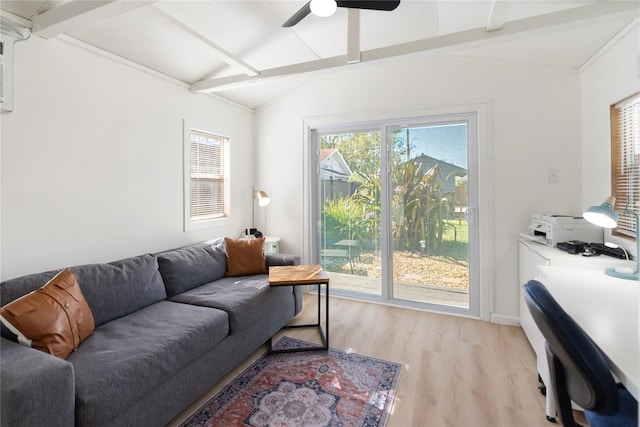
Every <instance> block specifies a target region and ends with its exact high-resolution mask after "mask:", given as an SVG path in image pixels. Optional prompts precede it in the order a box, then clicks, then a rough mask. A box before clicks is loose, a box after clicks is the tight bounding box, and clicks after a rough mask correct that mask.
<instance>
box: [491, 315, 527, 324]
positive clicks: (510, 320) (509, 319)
mask: <svg viewBox="0 0 640 427" xmlns="http://www.w3.org/2000/svg"><path fill="white" fill-rule="evenodd" d="M491 323H499V324H501V325H509V326H520V318H519V317H515V316H503V315H502V314H495V313H491Z"/></svg>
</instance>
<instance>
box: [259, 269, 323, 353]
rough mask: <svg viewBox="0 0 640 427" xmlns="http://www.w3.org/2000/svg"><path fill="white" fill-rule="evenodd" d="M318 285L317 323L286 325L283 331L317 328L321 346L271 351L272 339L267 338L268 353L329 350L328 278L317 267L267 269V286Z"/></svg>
mask: <svg viewBox="0 0 640 427" xmlns="http://www.w3.org/2000/svg"><path fill="white" fill-rule="evenodd" d="M301 285H318V322H317V323H311V324H304V325H286V326H284V327H283V329H292V328H318V333H319V334H320V338H321V339H322V344H323V345H322V346H311V347H304V348H293V349H279V350H274V349H273V345H272V344H273V343H272V338H269V352H271V353H291V352H298V351H312V350H328V349H329V276H327V273H326V272H325V271H324V270H323V269H322V267H321V266H319V265H285V266H273V267H269V286H301ZM322 285H325V286H324V289H325V293H324V300H325V304H326V305H325V312H324V316H325V318H324V321H325V329H324V330H323V329H322V323H321V322H320V319H321V314H320V312H321V308H322V303H321V294H320V291H321V289H322Z"/></svg>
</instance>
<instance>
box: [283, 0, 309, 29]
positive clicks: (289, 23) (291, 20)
mask: <svg viewBox="0 0 640 427" xmlns="http://www.w3.org/2000/svg"><path fill="white" fill-rule="evenodd" d="M310 13H311V2H310V1H309V2H307V4H305V5H304V6H302V8H300V10H299V11H297V12H296V13H294V14H293V16H292V17H291V18H289V19H288V20H287V22H285V23H284V24H282V26H283V27H284V28H288V27H293V26H294V25H296V24H297V23H298V22H300V21H302V19H303V18H304V17H305V16H307V15H308V14H310Z"/></svg>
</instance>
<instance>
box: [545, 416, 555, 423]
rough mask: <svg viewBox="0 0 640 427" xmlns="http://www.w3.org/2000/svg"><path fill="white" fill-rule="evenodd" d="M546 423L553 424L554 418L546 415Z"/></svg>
mask: <svg viewBox="0 0 640 427" xmlns="http://www.w3.org/2000/svg"><path fill="white" fill-rule="evenodd" d="M547 421H549V422H550V423H555V422H556V419H555V417H550V416H549V415H547Z"/></svg>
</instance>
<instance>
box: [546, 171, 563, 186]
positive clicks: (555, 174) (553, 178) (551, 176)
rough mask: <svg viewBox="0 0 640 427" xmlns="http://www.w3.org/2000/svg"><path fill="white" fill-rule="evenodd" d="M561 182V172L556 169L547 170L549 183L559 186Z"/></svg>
mask: <svg viewBox="0 0 640 427" xmlns="http://www.w3.org/2000/svg"><path fill="white" fill-rule="evenodd" d="M559 182H560V171H559V170H558V169H555V168H549V169H547V183H548V184H557V183H559Z"/></svg>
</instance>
